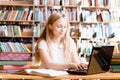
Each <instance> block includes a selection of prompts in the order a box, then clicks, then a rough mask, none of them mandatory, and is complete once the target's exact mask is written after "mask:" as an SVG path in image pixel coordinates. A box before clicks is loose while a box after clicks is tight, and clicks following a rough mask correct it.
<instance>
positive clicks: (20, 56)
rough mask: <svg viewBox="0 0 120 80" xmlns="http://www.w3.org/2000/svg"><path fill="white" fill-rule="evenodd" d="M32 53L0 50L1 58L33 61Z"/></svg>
mask: <svg viewBox="0 0 120 80" xmlns="http://www.w3.org/2000/svg"><path fill="white" fill-rule="evenodd" d="M31 55H32V54H31V53H20V52H0V60H6V61H7V60H11V61H31Z"/></svg>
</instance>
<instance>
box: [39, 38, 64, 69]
mask: <svg viewBox="0 0 120 80" xmlns="http://www.w3.org/2000/svg"><path fill="white" fill-rule="evenodd" d="M38 48H39V49H43V50H45V51H47V52H48V51H49V50H48V46H47V43H46V41H45V40H42V41H41V42H40V43H39V46H38ZM51 49H52V50H51V51H52V54H53V56H54V57H53V61H54V62H57V63H64V62H65V61H64V52H63V51H64V50H63V49H64V48H63V44H61V45H59V46H58V45H56V44H54V43H51ZM48 53H49V52H48ZM41 67H44V64H43V63H42V62H41Z"/></svg>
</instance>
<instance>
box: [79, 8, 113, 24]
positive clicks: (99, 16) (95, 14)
mask: <svg viewBox="0 0 120 80" xmlns="http://www.w3.org/2000/svg"><path fill="white" fill-rule="evenodd" d="M81 15H82V17H81V21H84V22H91V21H92V22H110V21H111V16H112V15H111V14H110V12H109V11H106V10H103V11H101V10H99V9H97V10H95V11H90V10H84V9H83V10H82V14H81Z"/></svg>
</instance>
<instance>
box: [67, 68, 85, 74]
mask: <svg viewBox="0 0 120 80" xmlns="http://www.w3.org/2000/svg"><path fill="white" fill-rule="evenodd" d="M67 72H68V73H69V74H77V75H85V74H87V69H84V70H76V69H68V70H67Z"/></svg>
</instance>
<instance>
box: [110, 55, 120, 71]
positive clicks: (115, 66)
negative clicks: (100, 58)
mask: <svg viewBox="0 0 120 80" xmlns="http://www.w3.org/2000/svg"><path fill="white" fill-rule="evenodd" d="M111 71H112V72H120V53H116V54H114V55H113V57H112V61H111Z"/></svg>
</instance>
